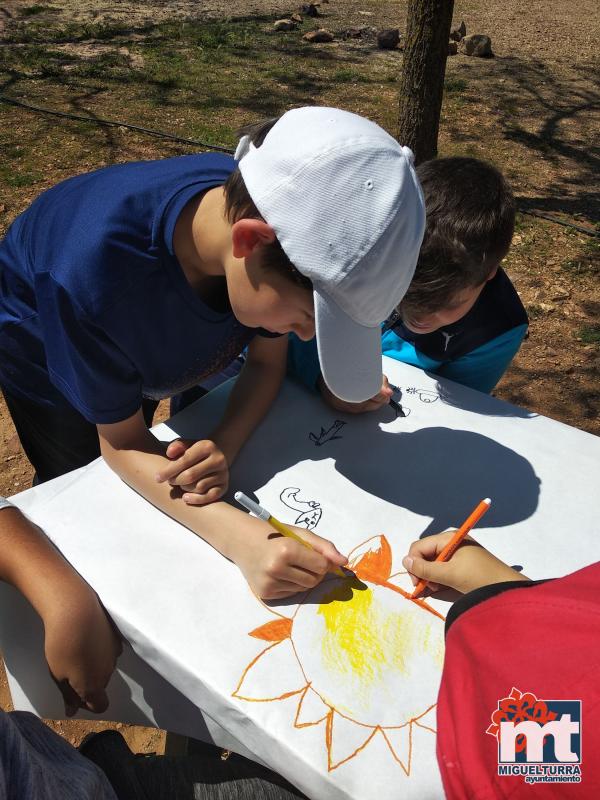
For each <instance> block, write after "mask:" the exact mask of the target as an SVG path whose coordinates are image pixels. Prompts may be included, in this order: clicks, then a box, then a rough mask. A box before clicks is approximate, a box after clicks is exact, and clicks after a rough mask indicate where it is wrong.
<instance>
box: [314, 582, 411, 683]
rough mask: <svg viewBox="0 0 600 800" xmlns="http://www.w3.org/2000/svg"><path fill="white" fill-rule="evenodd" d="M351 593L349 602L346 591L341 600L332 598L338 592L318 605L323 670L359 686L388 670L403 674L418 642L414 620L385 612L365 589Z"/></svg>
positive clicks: (369, 591)
mask: <svg viewBox="0 0 600 800" xmlns="http://www.w3.org/2000/svg"><path fill="white" fill-rule="evenodd" d="M363 586H364V584H363ZM351 591H352V599H351V600H348V595H347V587H346V592H345V594H344V598H345V599H337V598H336V593H337V594H339V589H338V590H337V592H336V590H334V591H333V592H332V593H330V594H329V595H327V596H326V597H324V598H323V602H322V603H321V604H320V605H319V609H318V613H319V614H321V615H322V616H323V618H324V621H325V628H326V635H325V636H324V637H323V643H322V647H323V663H324V666H325V667H326V668H327V669H328V670H329V671H335V672H337V673H339V674H344V673H345V674H348V673H351V674H353V676H354V677H359V678H360V683H362V684H374V683H376V682H378V681H379V680H381V678H382V677H383V672H384V671H385V669H387V668H390V667H392V668H394V669H396V670H399V671H400V672H401V673H406V672H407V671H408V662H409V660H410V657H411V654H412V650H413V647H414V643H415V641H416V640H418V637H417V636H415V633H416V631H415V629H414V628H415V618H414V616H412V615H410V614H403V613H398V612H395V611H390V610H388V609H387V608H385V607H384V606H383V605H382V604H381V603H380V602H379V601H378V600H377V599H376V598H375V596H374V594H373V590H372V589H369V588H367V587H366V586H365V587H364V588H362V589H357V588H354V587H352V588H351Z"/></svg>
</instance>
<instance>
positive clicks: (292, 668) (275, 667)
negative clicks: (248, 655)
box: [233, 639, 306, 703]
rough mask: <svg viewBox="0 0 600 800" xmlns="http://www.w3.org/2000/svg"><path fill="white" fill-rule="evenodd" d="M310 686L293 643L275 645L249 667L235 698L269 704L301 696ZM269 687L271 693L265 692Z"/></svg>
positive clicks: (235, 693) (264, 651)
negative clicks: (268, 702)
mask: <svg viewBox="0 0 600 800" xmlns="http://www.w3.org/2000/svg"><path fill="white" fill-rule="evenodd" d="M305 686H306V678H305V677H304V675H303V674H302V670H301V669H300V665H299V664H298V660H297V659H296V657H295V655H294V649H293V647H292V643H291V642H290V640H289V639H284V640H283V641H282V642H275V644H272V645H270V646H269V647H267V648H266V650H263V651H262V652H261V653H259V654H258V655H257V656H256V658H255V659H254V660H253V661H251V662H250V664H248V666H247V667H246V669H245V670H244V674H243V675H242V678H241V680H240V682H239V684H238V686H237V689H236V690H235V692H233V697H239V698H240V700H249V701H254V702H259V703H260V702H266V701H268V700H283V699H285V698H286V697H291V696H292V695H293V694H299V693H300V692H301V691H302V690H303V689H304V688H305ZM265 687H268V690H266V689H265Z"/></svg>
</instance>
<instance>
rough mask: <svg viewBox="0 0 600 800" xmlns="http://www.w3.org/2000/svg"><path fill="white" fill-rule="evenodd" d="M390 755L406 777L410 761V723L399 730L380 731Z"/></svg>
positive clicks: (408, 772) (408, 773)
mask: <svg viewBox="0 0 600 800" xmlns="http://www.w3.org/2000/svg"><path fill="white" fill-rule="evenodd" d="M381 732H382V733H383V737H384V739H385V740H386V742H387V745H388V747H389V748H390V750H391V752H392V755H393V756H394V758H395V759H396V761H397V762H398V763H399V764H400V766H401V767H402V769H403V770H404V772H405V773H406V774H407V775H410V766H411V764H410V762H411V759H412V723H409V724H408V725H403V726H402V727H401V728H384V729H382V731H381Z"/></svg>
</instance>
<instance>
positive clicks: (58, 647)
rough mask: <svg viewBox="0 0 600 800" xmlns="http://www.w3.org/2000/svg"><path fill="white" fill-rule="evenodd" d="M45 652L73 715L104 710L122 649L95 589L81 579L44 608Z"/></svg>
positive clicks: (66, 705)
mask: <svg viewBox="0 0 600 800" xmlns="http://www.w3.org/2000/svg"><path fill="white" fill-rule="evenodd" d="M43 620H44V630H45V654H46V661H47V662H48V667H49V669H50V674H51V675H52V677H53V678H54V680H55V682H56V684H57V686H58V688H59V689H60V692H61V694H62V696H63V700H64V703H65V713H66V715H67V716H68V717H72V716H73V714H75V713H76V711H77V709H78V708H87V709H88V710H89V711H93V712H94V713H96V714H100V713H102V712H103V711H105V710H106V709H107V708H108V697H107V694H106V691H105V690H106V685H107V684H108V682H109V680H110V677H111V675H112V673H113V672H114V669H115V666H116V662H117V658H118V657H119V656H120V655H121V652H122V650H123V648H122V646H121V640H120V639H119V636H118V634H117V632H116V630H115V628H114V627H113V625H112V623H111V622H110V620H109V619H108V617H107V616H106V613H105V612H104V610H103V608H102V606H101V605H100V602H99V600H98V598H97V597H96V594H95V593H94V592H93V591H92V589H90V587H89V586H87V584H83V583H82V582H81V583H78V584H76V585H75V586H74V587H73V588H71V587H69V588H67V589H66V591H64V592H63V594H62V596H61V598H60V600H58V599H57V600H56V602H54V603H52V604H51V606H50V608H49V609H48V613H46V614H44V616H43Z"/></svg>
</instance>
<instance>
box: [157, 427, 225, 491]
mask: <svg viewBox="0 0 600 800" xmlns="http://www.w3.org/2000/svg"><path fill="white" fill-rule="evenodd" d="M166 455H167V458H170V459H171V464H169V465H168V466H166V467H164V468H163V469H161V470H160V472H158V473H157V475H156V480H157V481H158V483H163V482H164V481H168V482H169V483H170V484H171V486H178V487H179V488H180V489H181V490H182V491H183V492H184V494H183V500H184V501H185V502H186V503H187V504H188V505H191V506H204V505H208V503H214V502H215V500H218V499H219V498H220V497H222V496H223V495H224V494H225V492H226V491H227V487H228V486H229V465H228V463H227V459H226V458H225V455H224V454H223V452H222V451H221V450H220V449H219V447H218V446H217V445H216V444H215V443H214V442H212V441H211V440H210V439H202V440H201V441H198V442H195V441H189V440H186V439H177V440H175V441H174V442H171V443H170V445H169V446H168V447H167V450H166Z"/></svg>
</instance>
